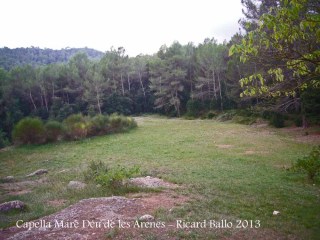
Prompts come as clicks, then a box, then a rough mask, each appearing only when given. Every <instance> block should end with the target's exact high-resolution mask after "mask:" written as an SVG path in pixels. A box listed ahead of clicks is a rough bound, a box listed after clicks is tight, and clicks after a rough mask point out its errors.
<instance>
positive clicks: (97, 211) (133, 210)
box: [0, 177, 188, 240]
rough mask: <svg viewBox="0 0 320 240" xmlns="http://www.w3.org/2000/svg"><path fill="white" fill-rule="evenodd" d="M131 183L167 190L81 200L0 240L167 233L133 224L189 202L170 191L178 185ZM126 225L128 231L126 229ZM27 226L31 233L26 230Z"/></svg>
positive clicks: (149, 180)
mask: <svg viewBox="0 0 320 240" xmlns="http://www.w3.org/2000/svg"><path fill="white" fill-rule="evenodd" d="M34 182H35V181H28V182H27V183H26V182H20V183H10V184H9V183H5V184H6V185H5V186H6V187H7V188H8V189H11V190H12V189H19V191H21V187H23V186H24V187H25V186H30V185H32V184H34ZM133 182H135V183H137V184H138V185H139V186H147V187H167V189H165V190H163V191H162V192H159V193H137V194H129V195H128V196H127V197H118V196H113V197H102V198H89V199H84V200H81V201H79V202H78V203H76V204H74V205H71V206H69V207H67V208H65V209H63V210H61V211H59V212H57V213H54V214H51V215H49V216H45V217H43V218H40V219H37V220H34V221H32V222H27V225H22V222H19V223H18V225H19V227H17V226H14V227H10V228H7V229H4V230H0V239H12V240H13V239H14V240H16V239H23V240H25V239H88V240H90V239H105V238H106V237H107V236H113V237H112V238H114V239H123V238H124V237H125V236H131V237H130V239H141V237H140V236H141V231H142V232H144V231H148V234H151V233H152V232H154V234H156V235H158V234H159V233H161V232H163V231H168V229H167V228H165V229H164V228H156V227H153V228H151V229H150V228H149V229H148V228H139V227H134V226H135V225H134V224H137V222H136V221H137V219H139V217H141V216H143V215H145V214H150V215H152V216H154V214H155V213H156V211H157V210H158V209H162V211H167V212H168V213H169V212H170V211H172V208H174V207H177V206H180V205H182V204H184V203H185V202H187V201H188V198H187V197H185V196H181V195H178V194H177V193H176V192H175V191H174V190H173V189H172V188H173V187H177V185H175V184H171V183H167V182H164V181H163V180H161V179H158V178H151V177H146V178H138V179H136V181H133ZM9 187H10V188H9ZM47 204H48V205H51V206H60V205H63V204H65V200H63V199H59V200H54V201H49V202H47ZM159 221H160V220H159V219H155V220H154V222H155V223H157V222H159ZM35 224H37V225H35ZM121 224H123V226H121ZM126 224H127V225H126ZM128 225H130V227H128V228H126V226H128ZM30 226H31V229H29V227H30ZM166 239H168V238H166Z"/></svg>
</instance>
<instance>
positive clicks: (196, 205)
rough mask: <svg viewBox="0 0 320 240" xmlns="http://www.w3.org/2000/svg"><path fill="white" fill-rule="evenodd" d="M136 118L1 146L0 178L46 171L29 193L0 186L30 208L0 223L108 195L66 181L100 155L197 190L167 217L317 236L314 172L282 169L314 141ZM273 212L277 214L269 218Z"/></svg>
mask: <svg viewBox="0 0 320 240" xmlns="http://www.w3.org/2000/svg"><path fill="white" fill-rule="evenodd" d="M137 121H138V125H139V127H138V128H137V129H134V130H132V131H131V132H129V133H123V134H116V135H110V136H101V137H95V138H90V139H84V140H81V141H77V142H61V143H58V144H47V145H42V146H28V147H19V148H11V149H8V150H6V151H2V152H0V166H1V167H0V178H3V177H5V176H8V175H14V176H16V177H18V178H19V177H20V178H21V179H22V178H23V176H25V175H26V174H28V173H30V172H33V171H35V170H37V169H39V168H47V169H48V170H49V174H47V175H46V177H47V182H46V183H45V184H43V185H38V186H34V187H33V188H32V189H33V191H32V192H31V193H27V194H24V195H20V196H9V195H8V194H4V193H5V192H4V191H3V189H0V191H1V197H0V202H4V201H8V200H13V199H19V200H22V201H25V202H26V203H27V204H28V206H29V209H28V210H27V211H26V212H24V213H21V214H1V215H0V220H1V225H2V226H8V225H10V224H12V223H14V222H15V221H16V220H17V219H24V220H27V219H34V218H37V217H39V216H42V215H46V214H49V213H52V212H54V211H57V210H58V209H61V208H63V207H65V206H67V205H69V204H71V203H73V202H76V201H78V200H79V199H82V198H88V197H98V196H108V195H111V194H112V193H111V192H110V191H109V190H108V189H103V188H97V187H96V186H88V187H87V188H86V189H84V190H82V191H70V190H68V189H67V187H66V186H67V183H68V182H69V181H70V180H82V179H83V175H82V171H83V170H84V169H85V168H86V166H87V165H88V163H89V162H90V161H92V160H98V161H99V160H101V161H103V162H106V163H108V164H109V165H110V166H115V165H117V164H121V165H127V166H130V167H131V166H134V165H139V166H140V168H141V170H142V171H144V172H145V174H148V175H153V176H158V177H162V178H164V179H166V180H168V181H172V182H175V183H180V184H185V185H186V186H188V187H187V188H186V189H183V190H179V191H181V192H182V193H183V194H187V195H189V196H196V197H195V198H194V199H195V200H194V201H191V202H190V203H189V204H187V205H185V206H184V207H182V208H179V209H175V210H174V211H173V212H172V213H171V216H166V217H167V218H170V219H177V218H182V219H186V220H189V221H202V220H204V219H216V220H221V219H227V220H230V221H232V220H236V219H243V220H260V221H261V227H262V228H263V229H273V230H275V231H276V232H278V233H279V234H284V235H285V236H290V235H295V236H297V237H298V238H304V239H305V238H309V239H312V238H314V239H316V237H317V235H316V234H317V233H319V232H320V209H319V201H320V188H319V186H320V181H319V178H318V179H316V183H315V185H313V184H310V183H309V182H308V181H307V180H306V177H305V175H301V174H297V173H291V172H289V171H286V170H284V168H286V167H288V166H291V163H292V162H293V161H295V160H296V159H297V158H299V157H302V156H304V155H305V154H307V153H308V152H309V151H310V150H311V149H312V146H313V145H315V144H316V143H317V144H319V142H314V141H313V142H312V143H303V142H301V141H297V140H296V138H295V136H293V135H292V134H291V133H288V132H286V131H283V130H277V129H273V128H268V127H265V128H262V127H252V126H245V125H239V124H233V123H219V122H215V121H210V120H192V121H190V120H181V119H164V118H152V117H142V118H137ZM61 170H66V171H65V172H60V171H61ZM132 191H137V189H132ZM124 193H125V192H122V193H121V192H120V193H119V194H124ZM57 199H58V200H59V199H63V200H66V201H65V203H64V204H63V205H61V206H55V207H53V206H50V205H48V201H52V200H57ZM274 210H278V211H280V212H281V213H280V215H278V216H273V215H272V212H273V211H274ZM166 214H167V213H165V214H164V215H166ZM159 215H161V213H160V214H159ZM233 231H235V230H234V229H231V230H225V231H223V233H221V234H222V235H223V236H224V235H228V234H232V233H233ZM178 234H179V233H178ZM181 234H185V233H181ZM218 235H219V234H218ZM218 235H217V232H216V231H207V232H203V231H202V232H200V231H199V232H198V231H192V234H189V235H187V236H185V235H184V238H194V237H195V238H198V237H200V236H202V237H203V236H206V237H208V238H210V237H217V236H218Z"/></svg>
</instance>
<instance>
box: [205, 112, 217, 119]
mask: <svg viewBox="0 0 320 240" xmlns="http://www.w3.org/2000/svg"><path fill="white" fill-rule="evenodd" d="M216 116H217V114H216V113H215V112H212V111H210V112H208V114H207V118H208V119H212V118H214V117H216Z"/></svg>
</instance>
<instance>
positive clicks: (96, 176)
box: [84, 161, 140, 189]
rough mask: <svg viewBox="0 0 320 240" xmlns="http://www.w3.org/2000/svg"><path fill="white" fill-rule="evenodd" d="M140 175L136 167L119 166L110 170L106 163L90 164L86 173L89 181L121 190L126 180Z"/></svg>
mask: <svg viewBox="0 0 320 240" xmlns="http://www.w3.org/2000/svg"><path fill="white" fill-rule="evenodd" d="M138 174H140V168H139V167H137V166H134V167H132V168H126V167H123V166H120V165H117V166H116V167H114V168H109V167H108V166H107V165H106V164H105V163H103V162H101V161H99V162H95V161H92V162H90V164H89V167H88V170H87V171H86V172H85V173H84V175H85V179H86V180H87V181H94V182H95V183H97V184H101V185H102V186H104V187H110V188H114V189H115V188H120V187H123V186H124V184H125V180H127V179H129V178H131V177H134V176H136V175H138Z"/></svg>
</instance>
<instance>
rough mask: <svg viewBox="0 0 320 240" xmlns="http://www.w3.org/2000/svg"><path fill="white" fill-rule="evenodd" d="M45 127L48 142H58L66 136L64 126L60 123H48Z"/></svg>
mask: <svg viewBox="0 0 320 240" xmlns="http://www.w3.org/2000/svg"><path fill="white" fill-rule="evenodd" d="M44 127H45V130H46V140H47V142H56V141H58V140H60V139H62V138H63V136H64V134H65V128H64V126H63V124H62V123H60V122H58V121H48V122H47V123H46V124H45V126H44Z"/></svg>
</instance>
